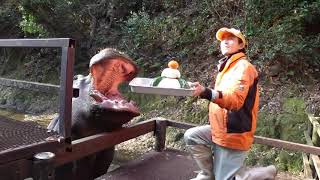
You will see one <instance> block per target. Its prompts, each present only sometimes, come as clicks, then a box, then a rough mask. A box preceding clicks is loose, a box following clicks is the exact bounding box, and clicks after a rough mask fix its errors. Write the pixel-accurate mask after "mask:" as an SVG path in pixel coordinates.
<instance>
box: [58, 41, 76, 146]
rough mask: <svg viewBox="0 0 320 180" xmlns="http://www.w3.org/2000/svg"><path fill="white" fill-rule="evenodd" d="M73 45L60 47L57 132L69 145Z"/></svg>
mask: <svg viewBox="0 0 320 180" xmlns="http://www.w3.org/2000/svg"><path fill="white" fill-rule="evenodd" d="M74 54H75V49H74V44H71V45H70V47H62V54H61V59H62V61H61V73H60V74H61V80H60V113H59V116H60V122H59V132H60V135H62V136H63V137H64V138H65V142H66V143H68V144H71V141H72V140H71V111H72V96H73V90H72V85H73V64H74Z"/></svg>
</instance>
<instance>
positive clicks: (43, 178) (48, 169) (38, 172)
mask: <svg viewBox="0 0 320 180" xmlns="http://www.w3.org/2000/svg"><path fill="white" fill-rule="evenodd" d="M54 157H55V154H54V153H52V152H41V153H38V154H36V155H35V156H34V162H33V179H34V180H54V166H53V158H54Z"/></svg>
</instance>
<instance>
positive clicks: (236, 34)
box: [184, 28, 276, 180]
mask: <svg viewBox="0 0 320 180" xmlns="http://www.w3.org/2000/svg"><path fill="white" fill-rule="evenodd" d="M216 38H217V39H218V40H219V41H220V42H221V44H220V49H221V53H222V54H223V55H224V56H225V58H223V59H221V60H220V61H219V65H218V70H219V73H218V75H217V77H216V79H215V87H214V88H213V89H211V88H208V87H204V86H202V85H201V84H200V83H199V82H195V83H193V86H194V89H195V91H194V93H193V96H199V97H201V98H204V99H207V100H209V101H210V105H209V121H210V125H204V126H199V127H194V128H191V129H188V130H187V131H186V132H185V134H184V139H185V142H186V145H187V149H188V150H189V152H190V153H191V154H192V156H193V158H194V159H195V161H196V162H197V164H198V166H199V168H200V169H201V172H200V173H199V174H198V175H197V177H196V178H194V179H193V180H209V179H216V180H229V179H235V174H236V173H238V172H239V170H240V168H241V167H242V166H243V162H244V159H245V157H246V154H247V151H248V150H249V149H250V147H251V145H252V143H253V139H254V132H255V130H256V119H257V113H258V107H259V92H258V86H257V82H258V72H257V70H256V69H255V67H254V66H253V65H252V64H251V63H250V62H249V60H248V58H247V57H246V54H245V47H246V45H247V44H246V43H247V42H246V39H245V37H244V36H243V34H242V33H241V32H240V31H239V30H236V29H234V28H230V29H229V28H221V29H219V30H218V31H217V33H216ZM213 155H214V158H213ZM272 168H273V169H272V170H271V173H269V175H271V178H270V179H273V177H274V175H275V174H276V170H275V167H274V166H273V167H272ZM268 177H269V176H268Z"/></svg>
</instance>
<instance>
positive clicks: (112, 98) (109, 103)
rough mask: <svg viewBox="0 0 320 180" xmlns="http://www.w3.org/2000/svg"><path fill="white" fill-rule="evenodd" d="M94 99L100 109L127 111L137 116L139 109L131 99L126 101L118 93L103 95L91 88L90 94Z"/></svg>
mask: <svg viewBox="0 0 320 180" xmlns="http://www.w3.org/2000/svg"><path fill="white" fill-rule="evenodd" d="M90 96H91V97H93V98H94V99H95V101H96V102H95V103H96V104H97V105H99V107H100V108H101V109H106V110H111V111H115V112H129V113H131V114H132V116H139V115H140V111H139V108H138V107H137V106H136V103H135V102H133V101H129V102H128V101H127V100H126V99H125V98H124V97H123V96H121V94H120V93H117V94H113V95H107V96H105V95H103V94H101V93H100V92H99V91H97V90H93V91H92V92H91V94H90Z"/></svg>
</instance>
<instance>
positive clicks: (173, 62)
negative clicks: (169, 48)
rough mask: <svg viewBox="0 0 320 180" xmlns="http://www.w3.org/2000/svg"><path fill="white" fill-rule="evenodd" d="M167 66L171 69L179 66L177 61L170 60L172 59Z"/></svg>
mask: <svg viewBox="0 0 320 180" xmlns="http://www.w3.org/2000/svg"><path fill="white" fill-rule="evenodd" d="M168 66H169V68H171V69H178V68H179V63H178V62H177V61H174V60H172V61H170V62H169V63H168Z"/></svg>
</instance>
